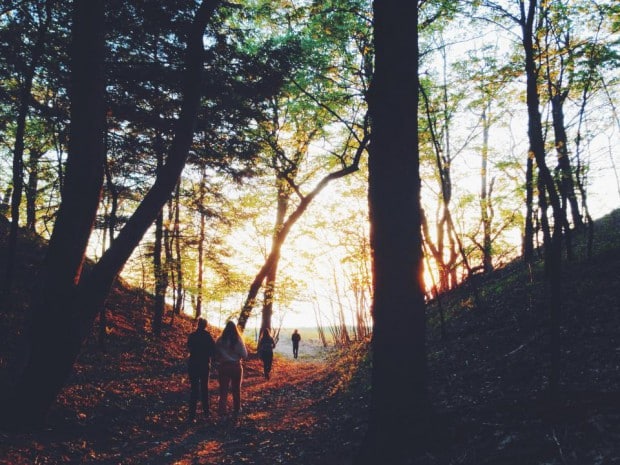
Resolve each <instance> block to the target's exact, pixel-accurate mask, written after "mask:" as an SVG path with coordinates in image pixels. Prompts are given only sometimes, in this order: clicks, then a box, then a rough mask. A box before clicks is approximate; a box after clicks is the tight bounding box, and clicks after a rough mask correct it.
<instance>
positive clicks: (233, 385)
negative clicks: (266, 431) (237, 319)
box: [215, 321, 248, 417]
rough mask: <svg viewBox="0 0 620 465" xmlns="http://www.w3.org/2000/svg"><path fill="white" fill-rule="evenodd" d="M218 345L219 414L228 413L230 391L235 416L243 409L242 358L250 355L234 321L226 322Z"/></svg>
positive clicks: (218, 339)
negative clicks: (227, 405) (227, 404)
mask: <svg viewBox="0 0 620 465" xmlns="http://www.w3.org/2000/svg"><path fill="white" fill-rule="evenodd" d="M215 346H216V347H217V358H218V360H219V370H218V371H219V381H220V405H219V414H220V415H221V416H224V415H226V403H227V402H228V391H229V390H230V391H231V392H232V398H233V413H234V415H235V417H236V416H237V415H238V414H239V410H241V381H242V379H243V367H242V366H241V359H244V358H246V357H247V356H248V351H247V349H246V347H245V344H244V343H243V339H241V335H240V334H239V331H238V330H237V326H236V325H235V323H233V322H232V321H229V322H228V323H226V326H225V327H224V331H222V334H220V337H218V338H217V341H216V342H215Z"/></svg>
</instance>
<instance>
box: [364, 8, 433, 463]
mask: <svg viewBox="0 0 620 465" xmlns="http://www.w3.org/2000/svg"><path fill="white" fill-rule="evenodd" d="M373 9H374V41H375V53H376V59H375V63H376V67H375V75H374V77H373V80H372V85H371V90H370V95H369V110H370V116H371V125H372V126H371V128H372V144H371V146H370V157H369V209H370V223H371V230H370V238H371V250H372V262H373V288H374V292H373V304H372V315H373V321H374V330H373V339H372V358H373V363H372V374H371V380H372V391H371V405H370V417H369V420H370V421H369V429H368V433H367V437H366V440H365V441H364V443H363V445H362V449H361V453H360V454H359V456H358V457H357V459H356V461H357V463H359V464H377V463H389V464H393V465H394V464H404V463H409V462H410V461H411V457H412V455H414V454H415V453H416V452H419V451H420V450H421V449H422V447H423V446H424V440H423V439H422V436H423V432H424V430H426V429H427V428H428V426H429V425H428V420H429V418H430V408H429V404H428V394H427V368H426V347H425V315H424V309H425V304H424V290H423V282H422V281H423V277H422V276H423V274H422V273H423V259H422V258H423V257H422V240H421V227H420V225H421V208H420V174H419V151H418V125H417V108H418V75H417V70H418V66H417V65H418V46H417V13H418V10H417V3H416V2H411V1H409V0H400V1H392V2H382V1H375V2H374V4H373ZM395 208H396V210H395ZM403 353H406V354H407V359H406V361H405V362H404V363H403V359H402V354H403Z"/></svg>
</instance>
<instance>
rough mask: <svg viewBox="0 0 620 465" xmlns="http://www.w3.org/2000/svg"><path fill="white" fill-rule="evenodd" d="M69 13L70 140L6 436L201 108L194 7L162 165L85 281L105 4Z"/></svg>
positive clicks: (170, 176) (138, 229) (84, 1)
mask: <svg viewBox="0 0 620 465" xmlns="http://www.w3.org/2000/svg"><path fill="white" fill-rule="evenodd" d="M73 5H74V6H73V8H74V15H73V48H72V78H71V84H72V88H71V89H72V93H71V105H72V114H71V137H70V149H69V156H68V160H67V173H66V180H65V188H64V195H63V199H62V203H61V205H60V208H59V211H58V217H57V220H56V224H55V226H54V231H53V233H52V237H51V240H50V244H49V247H48V250H47V254H46V257H45V262H44V264H43V265H42V267H41V271H40V275H39V277H38V283H37V287H36V289H35V291H34V292H33V296H32V304H31V309H32V314H33V318H32V325H31V327H30V349H29V352H28V354H27V355H28V359H27V362H26V365H25V367H24V370H23V371H22V374H21V376H20V377H19V379H18V380H17V382H16V384H15V387H14V389H13V391H12V393H11V395H10V396H9V398H8V401H7V402H6V403H5V404H4V405H3V406H2V407H3V409H2V410H3V411H2V412H0V413H2V415H0V418H1V419H2V420H3V421H5V422H7V423H8V425H9V426H13V427H23V428H32V427H33V426H36V425H40V424H42V423H43V422H44V420H45V417H46V414H47V412H48V410H49V408H50V406H51V404H52V403H53V401H54V400H55V398H56V396H57V395H58V393H59V392H60V389H61V388H62V385H63V384H64V382H65V380H66V378H67V376H68V374H69V373H70V371H71V369H72V367H73V364H74V362H75V358H76V357H77V354H78V352H79V349H80V347H81V344H82V341H83V340H84V338H85V337H86V336H87V335H88V334H89V333H90V331H91V330H92V324H93V321H94V318H95V316H96V315H97V313H98V312H99V310H100V308H101V307H102V305H103V304H104V302H105V299H106V297H107V295H108V293H109V291H110V288H111V286H112V283H113V282H114V280H115V279H116V276H117V275H118V273H119V272H120V271H121V269H122V267H123V265H124V264H125V262H126V261H127V259H128V258H129V256H130V255H131V253H132V251H133V250H134V249H135V247H136V246H137V245H138V243H139V242H140V240H141V239H142V237H143V236H144V233H145V232H146V231H147V229H148V228H149V227H150V225H151V224H152V223H153V221H154V220H155V218H156V217H157V214H158V213H159V212H160V211H161V209H162V207H163V205H164V204H165V202H166V200H167V199H168V197H169V196H170V193H171V192H172V190H173V189H174V186H175V185H176V183H177V181H178V178H179V176H180V175H181V171H182V170H183V166H184V165H185V161H186V159H187V155H188V151H189V147H190V145H191V142H192V137H193V133H194V124H195V121H196V115H197V112H198V108H199V105H200V96H201V90H202V85H201V75H202V72H203V67H204V63H203V60H204V48H203V34H204V29H205V27H206V25H207V23H208V22H209V20H210V18H211V16H212V14H213V12H214V11H215V8H216V7H217V6H218V5H219V2H218V1H216V0H214V1H204V2H202V3H201V4H200V6H199V7H198V9H197V12H196V17H195V18H194V22H193V24H192V27H191V28H190V30H189V31H188V38H187V44H188V45H187V49H186V59H185V60H186V61H185V67H186V71H185V73H184V74H183V76H182V78H183V88H182V95H183V100H182V103H181V110H180V114H179V119H178V121H177V126H176V129H175V137H174V140H173V143H172V146H171V148H170V153H169V156H168V160H167V163H166V165H165V167H164V169H163V170H162V172H161V173H160V175H159V176H157V179H156V180H155V183H154V184H153V186H152V187H151V189H150V190H149V191H148V193H147V194H146V196H145V197H144V199H143V201H142V202H141V203H140V205H139V206H138V208H137V209H136V211H135V212H134V214H133V215H132V216H131V218H130V219H129V220H128V221H127V223H126V224H125V226H124V227H123V229H122V230H121V231H120V233H119V235H118V237H117V239H116V240H115V241H114V243H113V244H112V245H111V246H110V248H109V249H108V250H107V251H106V253H105V254H104V255H103V256H102V257H101V259H100V260H99V262H97V264H95V266H94V267H93V269H92V270H91V272H90V273H88V274H87V275H84V276H82V264H83V262H84V257H85V251H86V246H87V243H88V239H89V237H90V233H91V231H92V227H93V223H94V220H95V215H96V212H97V206H98V204H99V197H100V193H101V187H102V180H103V164H104V163H103V162H104V127H105V106H104V79H103V76H104V73H103V62H104V55H105V53H104V30H103V24H104V2H103V1H102V0H76V1H75V2H74V3H73ZM41 380H45V382H44V383H42V382H41Z"/></svg>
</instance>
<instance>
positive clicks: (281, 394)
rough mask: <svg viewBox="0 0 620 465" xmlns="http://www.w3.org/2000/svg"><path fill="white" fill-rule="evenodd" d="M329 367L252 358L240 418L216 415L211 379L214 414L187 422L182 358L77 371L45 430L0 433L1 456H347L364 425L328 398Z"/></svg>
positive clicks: (242, 459)
mask: <svg viewBox="0 0 620 465" xmlns="http://www.w3.org/2000/svg"><path fill="white" fill-rule="evenodd" d="M329 368H330V367H329V365H328V364H327V363H325V362H324V361H322V360H308V359H301V358H300V359H297V360H292V359H288V358H280V357H278V358H277V359H276V361H275V363H274V368H273V373H272V378H271V379H270V380H265V379H264V378H263V376H262V374H261V373H262V371H261V366H260V362H259V361H258V360H257V359H256V358H251V359H250V360H247V361H246V362H245V373H244V383H243V388H242V414H241V415H240V417H239V419H237V421H236V422H234V421H232V420H230V419H226V418H224V419H220V418H218V417H217V415H216V414H215V412H216V405H217V400H218V395H217V381H216V380H215V379H212V380H211V382H210V390H211V413H212V415H211V416H212V417H213V421H212V422H210V423H206V422H204V421H202V422H198V423H196V424H189V423H188V422H187V399H188V395H189V386H188V383H187V379H186V376H185V364H184V362H183V361H176V362H174V363H172V364H170V366H169V367H168V369H165V370H162V369H161V367H160V369H153V371H152V372H150V373H149V372H148V368H147V369H146V370H147V371H146V372H144V370H145V369H144V368H143V369H142V371H140V370H138V367H135V370H136V371H132V370H131V369H129V370H127V372H123V370H121V372H120V373H116V376H114V377H113V378H108V379H107V381H106V380H105V378H106V376H101V378H102V379H101V380H100V381H98V382H95V383H92V382H89V383H81V382H79V378H80V377H79V376H78V380H77V382H76V383H74V384H73V385H71V386H70V387H69V388H68V389H67V390H66V391H65V393H64V395H63V399H62V401H61V405H60V406H59V407H58V408H57V409H56V410H55V412H53V418H52V419H51V423H50V427H49V428H48V429H46V430H44V431H40V432H37V433H31V434H20V435H15V434H7V433H1V434H0V464H11V465H22V464H23V465H25V464H33V463H36V464H60V463H83V464H110V465H111V464H122V465H138V464H140V465H144V464H152V465H164V464H166V465H172V464H174V465H190V464H244V463H247V464H255V465H262V464H270V465H272V464H274V463H276V464H293V463H295V464H308V465H310V464H316V463H322V464H327V465H329V464H334V465H335V464H347V463H350V458H351V457H352V454H353V453H354V451H355V449H356V441H357V440H358V439H359V436H360V430H359V427H355V426H353V427H351V425H347V422H349V423H350V422H351V421H352V417H350V416H349V415H348V414H347V412H346V410H348V409H349V407H344V406H339V404H337V402H335V400H334V399H333V398H330V397H329V396H328V393H329V392H330V389H331V386H332V384H333V382H332V380H331V378H330V369H329ZM199 413H200V407H199ZM356 428H357V429H356ZM343 434H344V437H343ZM352 435H353V436H352ZM349 436H352V438H349V439H347V437H349Z"/></svg>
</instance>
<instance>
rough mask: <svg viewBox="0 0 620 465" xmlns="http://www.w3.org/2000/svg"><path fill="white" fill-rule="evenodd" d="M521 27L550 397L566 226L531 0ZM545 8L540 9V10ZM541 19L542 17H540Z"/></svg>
mask: <svg viewBox="0 0 620 465" xmlns="http://www.w3.org/2000/svg"><path fill="white" fill-rule="evenodd" d="M520 5H521V26H522V31H523V49H524V52H525V72H526V86H527V89H526V101H527V111H528V137H529V142H530V152H532V153H533V155H534V158H535V160H536V165H537V166H538V179H539V180H538V186H539V191H542V192H539V201H542V204H541V205H540V208H541V219H542V221H543V224H542V226H543V237H544V254H545V255H544V256H545V274H546V277H547V281H548V283H549V296H548V300H549V311H550V359H551V367H550V374H549V385H548V391H549V393H550V394H551V395H552V396H553V395H555V394H556V393H557V392H558V389H559V377H560V368H559V363H560V339H559V334H560V331H559V325H560V309H561V305H562V293H561V279H562V277H561V272H562V265H561V256H562V255H561V252H562V249H561V245H562V229H563V227H564V224H565V222H566V217H565V216H564V215H563V212H562V208H561V205H560V199H559V196H558V193H557V191H556V189H555V183H554V181H553V177H552V176H551V173H550V171H549V168H548V167H547V163H546V159H545V157H546V153H545V144H544V138H543V129H542V120H541V116H540V111H539V106H540V98H539V95H538V85H537V82H538V68H537V66H536V62H535V58H534V57H535V47H534V41H533V39H534V20H535V17H536V11H537V8H538V2H537V1H536V0H530V3H529V8H528V11H527V13H526V11H525V5H524V2H522V3H521V4H520ZM543 7H544V6H541V8H543ZM541 17H542V15H541ZM547 203H549V205H550V206H551V209H552V212H553V223H554V224H553V232H551V231H550V226H549V224H548V223H546V220H547V213H546V210H547Z"/></svg>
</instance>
